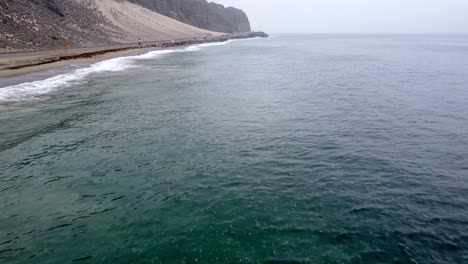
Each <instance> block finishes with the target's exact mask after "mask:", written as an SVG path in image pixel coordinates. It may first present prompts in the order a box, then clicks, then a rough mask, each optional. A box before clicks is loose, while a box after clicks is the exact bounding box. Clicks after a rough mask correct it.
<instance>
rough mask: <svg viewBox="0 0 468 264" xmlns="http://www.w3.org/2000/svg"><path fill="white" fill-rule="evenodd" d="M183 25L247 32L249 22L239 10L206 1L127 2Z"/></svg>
mask: <svg viewBox="0 0 468 264" xmlns="http://www.w3.org/2000/svg"><path fill="white" fill-rule="evenodd" d="M128 1H132V2H135V3H138V4H140V5H142V6H144V7H146V8H148V9H151V10H154V11H156V12H158V13H160V14H163V15H165V16H168V17H172V18H174V19H177V20H179V21H182V22H184V23H187V24H190V25H193V26H196V27H199V28H204V29H208V30H212V31H217V32H227V33H236V32H249V31H251V28H250V22H249V18H248V17H247V15H246V14H245V13H244V12H243V11H242V10H240V9H236V8H232V7H228V8H225V7H224V6H223V5H220V4H216V3H208V2H207V1H206V0H128Z"/></svg>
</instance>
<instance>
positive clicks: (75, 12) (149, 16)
mask: <svg viewBox="0 0 468 264" xmlns="http://www.w3.org/2000/svg"><path fill="white" fill-rule="evenodd" d="M248 31H250V24H249V20H248V18H247V16H246V15H245V13H244V12H242V11H241V10H238V9H235V8H225V7H224V6H222V5H218V4H215V3H208V2H207V1H206V0H0V52H2V51H3V52H7V51H15V50H18V51H21V50H41V49H59V48H62V47H63V46H64V44H65V43H67V44H68V45H69V46H70V47H72V48H76V47H90V46H99V45H112V44H120V43H134V42H140V41H142V42H145V41H157V40H167V39H181V38H194V37H203V36H213V35H219V34H222V33H220V32H224V33H237V32H248Z"/></svg>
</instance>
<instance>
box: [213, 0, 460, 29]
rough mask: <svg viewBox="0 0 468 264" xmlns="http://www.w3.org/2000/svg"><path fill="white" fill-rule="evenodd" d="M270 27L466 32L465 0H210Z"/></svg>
mask: <svg viewBox="0 0 468 264" xmlns="http://www.w3.org/2000/svg"><path fill="white" fill-rule="evenodd" d="M214 2H217V3H220V4H224V5H228V6H234V7H238V8H241V9H243V10H244V11H245V12H246V13H247V15H248V16H249V18H250V20H251V23H252V27H253V29H254V30H264V31H268V32H272V33H288V32H291V33H294V32H304V33H306V32H313V33H468V0H287V1H286V0H214Z"/></svg>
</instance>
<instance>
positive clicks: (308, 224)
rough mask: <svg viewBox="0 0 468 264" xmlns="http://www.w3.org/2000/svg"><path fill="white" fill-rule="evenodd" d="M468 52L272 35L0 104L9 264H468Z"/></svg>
mask: <svg viewBox="0 0 468 264" xmlns="http://www.w3.org/2000/svg"><path fill="white" fill-rule="evenodd" d="M466 40H467V38H466V37H464V36H390V35H388V36H352V35H347V36H340V35H336V36H334V35H276V36H273V37H271V38H269V39H253V40H245V41H233V42H230V43H226V44H224V45H202V46H193V47H188V48H184V49H181V50H169V51H163V52H161V51H158V52H153V53H150V54H146V55H143V56H136V57H127V58H119V59H113V60H109V61H104V62H101V63H97V64H94V65H90V66H83V69H78V70H73V71H69V72H65V73H64V72H60V75H59V76H58V77H51V78H48V79H45V80H38V81H36V82H33V83H25V84H20V85H16V86H7V87H3V88H0V212H1V213H0V263H12V264H17V263H54V264H55V263H57V264H58V263H468V197H467V194H468V181H467V180H468V119H467V117H468V75H467V73H468V44H467V43H468V42H467V41H466Z"/></svg>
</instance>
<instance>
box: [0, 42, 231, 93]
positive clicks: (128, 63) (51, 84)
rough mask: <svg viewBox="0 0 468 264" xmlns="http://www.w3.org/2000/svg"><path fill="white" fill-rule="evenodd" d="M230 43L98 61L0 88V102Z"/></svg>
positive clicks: (216, 43)
mask: <svg viewBox="0 0 468 264" xmlns="http://www.w3.org/2000/svg"><path fill="white" fill-rule="evenodd" d="M229 42H231V40H228V41H226V42H213V43H203V44H198V45H193V46H189V47H186V48H184V49H167V50H155V51H150V52H148V53H145V54H142V55H136V56H127V57H119V58H114V59H109V60H104V61H100V62H97V63H94V64H92V65H90V66H89V67H87V68H83V69H77V70H75V71H72V72H69V73H64V74H60V75H57V76H54V77H51V78H48V79H45V80H38V81H33V82H26V83H22V84H18V85H13V86H8V87H4V88H0V102H21V101H29V100H34V99H37V98H38V97H39V96H41V95H45V94H49V93H51V92H53V91H56V90H58V89H62V88H66V87H69V86H71V85H74V84H78V83H80V82H82V81H83V80H84V79H85V78H86V77H87V76H89V75H92V74H96V73H102V72H118V71H123V70H126V69H129V68H132V67H136V66H135V65H134V62H136V61H138V60H147V59H154V58H157V57H160V56H163V55H166V54H170V53H176V52H188V51H198V50H201V49H202V48H206V47H211V46H221V45H226V44H227V43H229Z"/></svg>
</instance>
